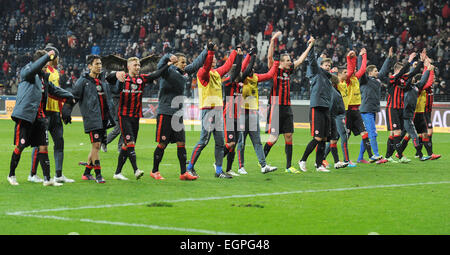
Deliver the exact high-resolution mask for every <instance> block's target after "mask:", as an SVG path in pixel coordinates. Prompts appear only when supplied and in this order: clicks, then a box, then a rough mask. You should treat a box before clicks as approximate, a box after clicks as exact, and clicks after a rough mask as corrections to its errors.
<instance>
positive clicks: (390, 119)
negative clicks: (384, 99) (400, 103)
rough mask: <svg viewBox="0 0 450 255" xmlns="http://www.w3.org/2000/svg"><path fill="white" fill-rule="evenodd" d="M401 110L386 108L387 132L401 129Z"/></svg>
mask: <svg viewBox="0 0 450 255" xmlns="http://www.w3.org/2000/svg"><path fill="white" fill-rule="evenodd" d="M402 116H403V109H394V108H386V125H387V129H388V131H393V130H402V129H403V118H402Z"/></svg>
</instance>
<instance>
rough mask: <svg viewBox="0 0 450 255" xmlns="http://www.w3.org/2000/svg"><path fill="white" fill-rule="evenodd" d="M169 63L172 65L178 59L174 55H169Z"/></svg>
mask: <svg viewBox="0 0 450 255" xmlns="http://www.w3.org/2000/svg"><path fill="white" fill-rule="evenodd" d="M169 61H170V62H172V63H176V62H178V57H177V56H175V55H171V56H170V58H169Z"/></svg>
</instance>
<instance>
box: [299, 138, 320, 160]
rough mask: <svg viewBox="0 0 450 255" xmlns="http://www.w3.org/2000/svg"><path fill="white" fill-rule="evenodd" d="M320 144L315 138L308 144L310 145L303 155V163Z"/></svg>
mask: <svg viewBox="0 0 450 255" xmlns="http://www.w3.org/2000/svg"><path fill="white" fill-rule="evenodd" d="M318 143H319V141H317V140H316V139H314V138H313V139H312V140H311V141H310V142H309V143H308V145H307V146H306V149H305V152H304V153H303V157H302V159H301V161H306V160H307V159H308V156H309V154H311V152H312V151H313V150H314V148H316V146H317V144H318Z"/></svg>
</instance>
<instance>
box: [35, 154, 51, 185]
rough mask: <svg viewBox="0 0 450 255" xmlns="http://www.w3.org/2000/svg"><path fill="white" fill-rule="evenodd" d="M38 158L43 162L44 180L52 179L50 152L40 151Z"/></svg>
mask: <svg viewBox="0 0 450 255" xmlns="http://www.w3.org/2000/svg"><path fill="white" fill-rule="evenodd" d="M37 158H38V160H39V163H40V164H41V168H42V173H43V174H44V180H45V181H50V160H49V159H48V152H39V153H38V154H37Z"/></svg>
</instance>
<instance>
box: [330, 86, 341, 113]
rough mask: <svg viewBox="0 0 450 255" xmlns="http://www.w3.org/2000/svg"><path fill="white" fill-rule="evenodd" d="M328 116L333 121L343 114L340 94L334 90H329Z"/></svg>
mask: <svg viewBox="0 0 450 255" xmlns="http://www.w3.org/2000/svg"><path fill="white" fill-rule="evenodd" d="M329 109H330V116H331V118H332V119H333V118H334V117H335V116H338V115H341V114H344V113H345V105H344V100H343V99H342V95H341V93H340V92H339V91H338V90H337V89H336V88H334V87H333V88H331V104H330V108H329Z"/></svg>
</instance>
